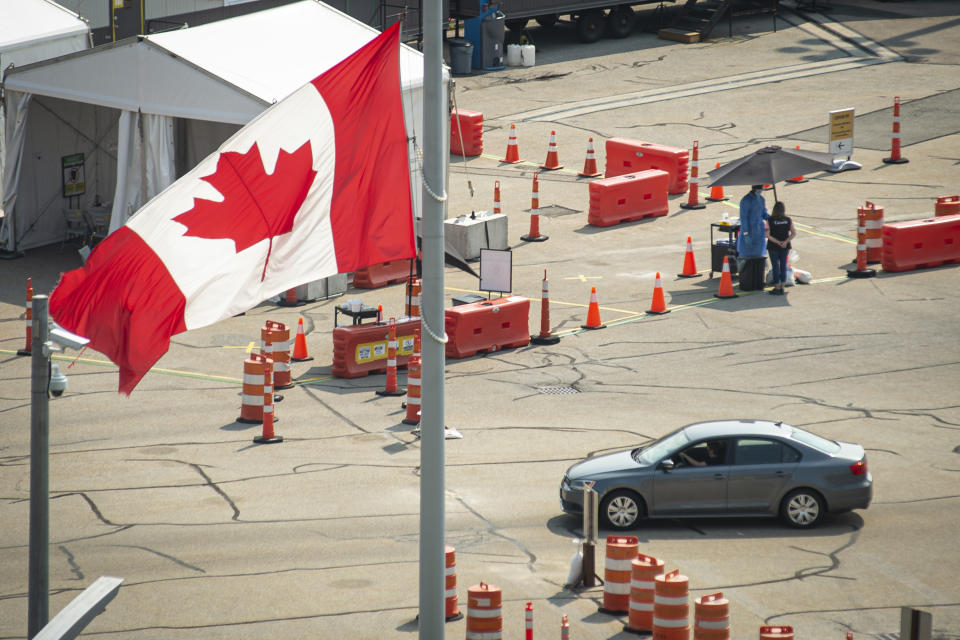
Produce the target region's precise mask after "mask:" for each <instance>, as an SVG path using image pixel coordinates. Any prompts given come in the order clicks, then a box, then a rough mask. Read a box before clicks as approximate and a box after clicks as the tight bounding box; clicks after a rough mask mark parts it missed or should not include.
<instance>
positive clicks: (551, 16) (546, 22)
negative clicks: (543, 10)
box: [537, 13, 560, 29]
mask: <svg viewBox="0 0 960 640" xmlns="http://www.w3.org/2000/svg"><path fill="white" fill-rule="evenodd" d="M559 18H560V16H558V15H557V14H555V13H548V14H547V15H545V16H537V24H539V25H540V26H541V27H543V28H545V29H549V28H550V27H552V26H553V25H555V24H557V20H558V19H559Z"/></svg>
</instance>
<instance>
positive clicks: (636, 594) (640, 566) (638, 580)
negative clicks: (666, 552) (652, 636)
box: [625, 553, 664, 631]
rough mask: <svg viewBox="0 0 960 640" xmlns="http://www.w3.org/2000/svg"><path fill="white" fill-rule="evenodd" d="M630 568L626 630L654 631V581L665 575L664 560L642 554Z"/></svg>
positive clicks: (638, 555)
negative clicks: (628, 609) (628, 610)
mask: <svg viewBox="0 0 960 640" xmlns="http://www.w3.org/2000/svg"><path fill="white" fill-rule="evenodd" d="M630 568H631V575H630V617H629V618H628V621H627V625H626V627H625V629H626V630H627V631H652V630H653V593H654V586H655V582H654V580H655V578H656V577H657V576H659V575H663V571H664V569H663V560H659V559H657V558H654V557H651V556H646V555H643V554H642V553H640V554H637V557H636V558H634V560H633V561H632V562H631V563H630Z"/></svg>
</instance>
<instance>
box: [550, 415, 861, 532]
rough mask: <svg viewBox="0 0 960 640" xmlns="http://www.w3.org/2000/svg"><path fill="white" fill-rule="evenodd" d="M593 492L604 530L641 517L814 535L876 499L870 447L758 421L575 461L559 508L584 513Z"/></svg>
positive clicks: (703, 428)
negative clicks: (768, 524)
mask: <svg viewBox="0 0 960 640" xmlns="http://www.w3.org/2000/svg"><path fill="white" fill-rule="evenodd" d="M587 487H589V488H591V489H593V490H594V491H596V492H597V494H598V498H599V504H600V514H599V515H600V519H601V522H602V523H603V524H604V525H607V526H609V527H610V528H613V529H617V530H624V529H630V528H632V527H634V526H636V525H637V522H638V521H639V520H640V519H641V518H678V517H693V516H696V517H702V516H764V515H766V516H777V515H779V516H781V517H782V518H783V519H784V521H785V522H787V523H788V524H790V525H791V526H794V527H799V528H807V527H812V526H814V525H815V524H817V523H818V522H819V521H820V519H821V518H822V517H823V515H824V514H825V513H827V512H833V513H838V512H843V511H850V510H852V509H866V508H867V507H868V506H869V505H870V500H871V498H872V496H873V478H872V477H871V475H870V472H869V471H868V470H867V457H866V454H865V453H864V450H863V447H861V446H860V445H858V444H851V443H847V442H834V441H833V440H828V439H826V438H822V437H820V436H818V435H815V434H813V433H810V432H809V431H804V430H803V429H799V428H797V427H791V426H790V425H787V424H784V423H782V422H767V421H761V420H723V421H716V422H699V423H696V424H691V425H688V426H686V427H683V428H681V429H678V430H676V431H674V432H673V433H670V434H668V435H667V436H665V437H663V438H661V439H660V440H657V441H655V442H653V443H651V444H649V445H646V446H643V447H638V448H636V449H632V450H628V451H620V452H617V453H610V454H606V455H601V456H596V457H594V458H588V459H586V460H584V461H582V462H578V463H577V464H575V465H573V466H572V467H570V468H569V469H567V472H566V473H565V474H564V475H563V480H562V482H561V483H560V504H561V507H562V509H563V510H564V511H565V512H567V513H573V514H581V513H582V512H583V490H584V488H587Z"/></svg>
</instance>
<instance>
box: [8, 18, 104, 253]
mask: <svg viewBox="0 0 960 640" xmlns="http://www.w3.org/2000/svg"><path fill="white" fill-rule="evenodd" d="M90 46H91V41H90V29H89V28H88V27H87V24H86V22H84V21H83V19H82V18H80V16H78V15H77V14H76V13H73V12H72V11H69V10H67V9H65V8H64V7H61V6H60V5H58V4H56V3H54V2H51V1H50V0H16V2H10V1H7V2H4V3H3V19H2V20H0V82H2V81H3V78H4V76H5V75H6V70H7V69H8V68H9V67H10V66H11V65H13V67H14V68H17V67H22V66H24V65H28V64H31V63H34V62H38V61H41V60H49V59H51V58H55V57H57V56H61V55H66V54H69V53H73V52H75V51H81V50H83V49H86V48H88V47H90ZM10 100H11V102H13V103H14V107H13V108H14V109H16V110H17V111H18V112H19V113H20V114H21V115H20V116H14V118H19V121H18V122H13V123H10V124H8V123H7V122H6V120H7V117H8V116H7V113H6V111H7V110H6V109H4V108H2V105H0V219H2V218H5V212H6V211H12V206H13V202H14V200H15V199H16V193H15V192H14V193H12V194H10V195H5V194H9V191H8V189H10V188H13V187H11V186H10V185H15V184H16V181H17V178H18V177H19V167H17V168H16V169H15V170H13V171H11V172H10V173H11V175H10V176H9V177H6V172H5V171H4V166H5V165H6V162H7V160H6V158H7V148H8V146H10V144H11V143H8V137H7V131H8V130H11V129H12V130H13V131H14V132H16V133H18V134H23V133H24V132H25V124H26V121H25V118H26V108H27V102H28V101H29V98H27V99H24V98H22V97H12V98H11V99H10ZM22 140H23V138H22V137H19V138H18V139H17V140H16V141H15V143H14V144H13V146H14V149H13V150H12V152H11V153H12V154H13V155H14V156H17V157H19V156H20V155H21V153H22V150H21V149H20V148H19V147H20V145H21V144H22ZM12 235H13V231H12V229H8V228H7V225H6V224H3V223H2V220H0V248H2V247H4V246H6V245H7V238H8V237H11V236H12Z"/></svg>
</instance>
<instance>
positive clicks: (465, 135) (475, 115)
mask: <svg viewBox="0 0 960 640" xmlns="http://www.w3.org/2000/svg"><path fill="white" fill-rule="evenodd" d="M461 139H462V142H461ZM450 153H452V154H454V155H458V156H465V157H470V156H478V155H480V154H481V153H483V114H482V113H480V112H479V111H467V110H465V109H455V110H454V111H453V112H452V113H451V114H450Z"/></svg>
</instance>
